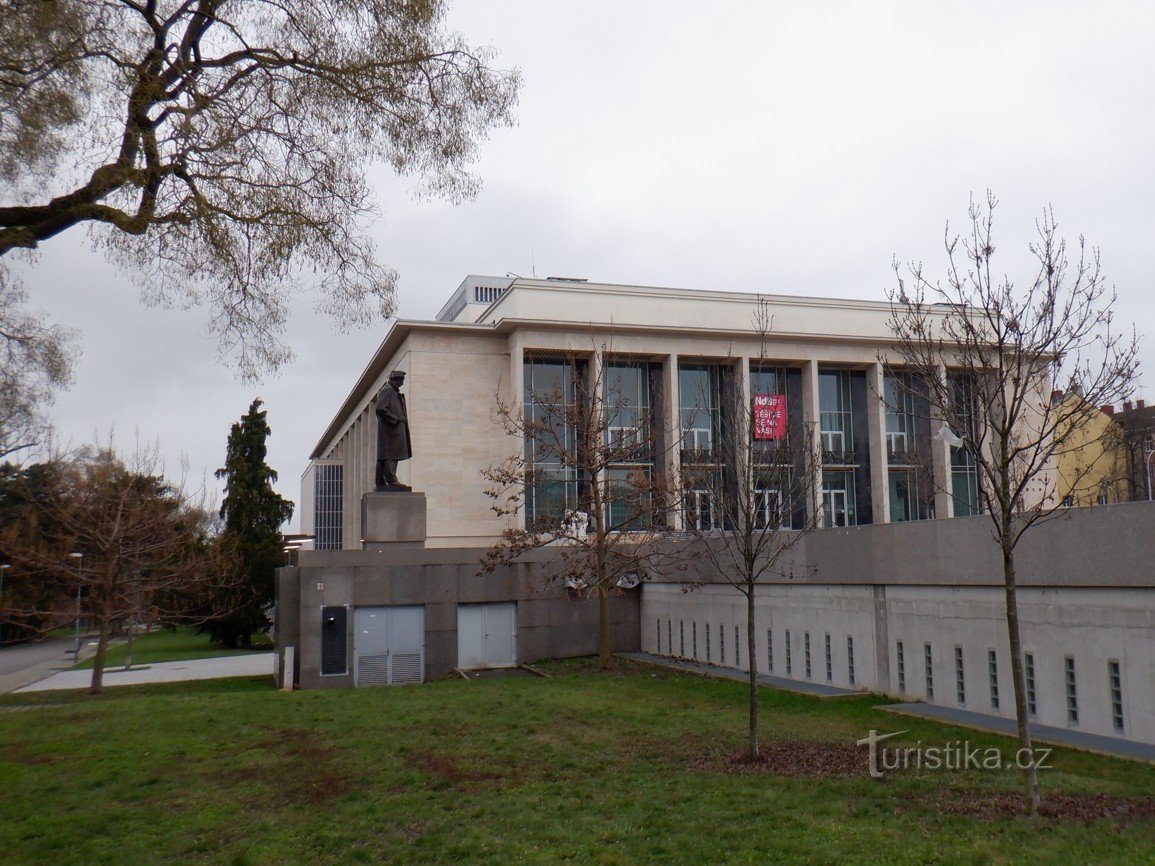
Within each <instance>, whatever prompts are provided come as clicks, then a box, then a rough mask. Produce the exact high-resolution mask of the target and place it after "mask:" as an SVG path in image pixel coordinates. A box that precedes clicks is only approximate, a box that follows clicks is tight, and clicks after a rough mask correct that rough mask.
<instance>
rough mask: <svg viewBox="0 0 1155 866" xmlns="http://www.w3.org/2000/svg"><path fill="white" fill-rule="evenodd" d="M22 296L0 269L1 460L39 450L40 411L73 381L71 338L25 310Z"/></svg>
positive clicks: (42, 435)
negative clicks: (55, 394)
mask: <svg viewBox="0 0 1155 866" xmlns="http://www.w3.org/2000/svg"><path fill="white" fill-rule="evenodd" d="M26 300H27V293H26V292H25V291H24V289H23V287H22V286H21V285H20V284H19V283H18V282H17V281H16V280H15V279H14V278H13V277H11V275H6V274H5V272H4V270H3V268H0V459H5V458H7V459H11V460H16V461H18V462H19V461H22V460H24V459H26V458H27V457H28V456H30V455H31V454H34V453H35V452H36V449H37V448H41V447H44V446H45V445H46V444H47V442H46V440H47V438H48V436H49V433H50V430H51V428H50V426H49V424H48V422H47V420H46V419H45V417H44V409H45V407H46V406H47V405H48V404H49V403H51V401H52V398H53V395H54V392H55V391H57V390H59V389H61V388H65V387H67V386H68V384H69V383H70V382H71V379H72V362H73V357H74V355H75V351H76V349H75V335H74V334H73V333H72V332H70V331H68V330H67V329H65V328H62V327H60V326H59V325H54V326H50V325H47V324H46V323H45V322H44V319H43V318H42V317H41V316H37V315H35V314H33V313H30V312H28V311H27V310H26V309H25V308H24V303H25V301H26Z"/></svg>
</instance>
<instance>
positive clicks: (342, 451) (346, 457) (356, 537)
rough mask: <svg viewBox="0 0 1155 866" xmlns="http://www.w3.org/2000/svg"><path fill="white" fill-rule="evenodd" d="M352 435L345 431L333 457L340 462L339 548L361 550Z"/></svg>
mask: <svg viewBox="0 0 1155 866" xmlns="http://www.w3.org/2000/svg"><path fill="white" fill-rule="evenodd" d="M352 448H353V434H352V431H351V430H346V431H345V433H344V435H342V436H341V439H340V440H339V441H338V442H337V447H336V448H335V449H333V450H334V454H333V456H334V457H337V458H340V460H341V477H342V484H341V547H342V548H344V549H345V550H360V549H361V502H360V496H361V493H360V491H359V490H358V489H357V455H356V454H354V453H352Z"/></svg>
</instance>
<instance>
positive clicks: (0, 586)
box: [0, 562, 12, 646]
mask: <svg viewBox="0 0 1155 866" xmlns="http://www.w3.org/2000/svg"><path fill="white" fill-rule="evenodd" d="M11 567H12V563H10V562H4V563H0V605H3V603H4V572H6V571H7V570H8V569H10V568H11ZM3 645H4V620H3V618H2V617H0V646H3Z"/></svg>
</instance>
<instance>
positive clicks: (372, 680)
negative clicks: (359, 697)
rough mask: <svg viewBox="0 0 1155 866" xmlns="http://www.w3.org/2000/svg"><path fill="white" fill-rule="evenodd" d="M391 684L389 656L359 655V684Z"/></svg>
mask: <svg viewBox="0 0 1155 866" xmlns="http://www.w3.org/2000/svg"><path fill="white" fill-rule="evenodd" d="M388 684H389V656H388V654H385V655H374V656H358V657H357V685H359V686H384V685H388Z"/></svg>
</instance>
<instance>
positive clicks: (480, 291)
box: [473, 286, 506, 304]
mask: <svg viewBox="0 0 1155 866" xmlns="http://www.w3.org/2000/svg"><path fill="white" fill-rule="evenodd" d="M505 290H506V286H474V287H473V303H475V304H492V303H493V302H494V301H496V300H497V299H498V298H500V297H501V296H502V295H504V294H505Z"/></svg>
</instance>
